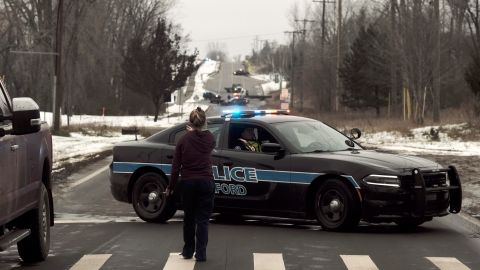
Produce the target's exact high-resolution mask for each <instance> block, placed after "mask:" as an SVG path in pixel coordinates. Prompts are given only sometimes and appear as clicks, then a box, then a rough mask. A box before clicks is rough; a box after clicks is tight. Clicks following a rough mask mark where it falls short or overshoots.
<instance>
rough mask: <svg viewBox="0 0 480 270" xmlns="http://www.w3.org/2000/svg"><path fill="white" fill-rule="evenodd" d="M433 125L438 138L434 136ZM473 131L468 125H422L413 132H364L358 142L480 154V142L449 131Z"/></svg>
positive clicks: (418, 151)
mask: <svg viewBox="0 0 480 270" xmlns="http://www.w3.org/2000/svg"><path fill="white" fill-rule="evenodd" d="M432 128H433V129H434V130H435V131H437V130H440V131H439V133H438V138H435V136H433V137H432V135H431V130H432ZM470 132H473V131H472V130H470V129H469V128H468V126H467V124H457V125H445V126H442V127H439V126H429V127H421V128H415V129H412V130H410V134H408V135H404V134H402V133H400V132H397V131H393V132H386V131H384V132H378V133H371V134H368V133H366V134H364V135H363V137H362V138H360V140H359V142H360V143H362V144H363V145H365V146H367V147H373V148H379V149H382V150H389V151H398V152H402V153H405V154H410V155H458V156H480V142H479V141H464V140H462V139H459V138H452V137H451V136H449V134H451V133H454V134H468V133H470Z"/></svg>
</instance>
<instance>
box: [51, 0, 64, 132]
mask: <svg viewBox="0 0 480 270" xmlns="http://www.w3.org/2000/svg"><path fill="white" fill-rule="evenodd" d="M62 41H63V0H58V7H57V32H56V38H55V51H56V55H55V76H54V83H55V87H54V96H53V98H54V104H55V108H54V112H53V115H54V119H53V132H54V133H58V131H59V130H60V119H61V115H60V105H61V104H62V100H63V78H62V43H63V42H62Z"/></svg>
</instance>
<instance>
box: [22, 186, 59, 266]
mask: <svg viewBox="0 0 480 270" xmlns="http://www.w3.org/2000/svg"><path fill="white" fill-rule="evenodd" d="M50 215H51V207H50V200H49V197H48V191H47V188H46V187H45V185H44V184H43V183H42V185H41V187H40V194H39V200H38V207H37V208H35V209H33V210H31V211H29V212H27V213H26V214H25V215H23V216H22V217H21V218H20V220H19V221H18V227H19V228H21V229H30V235H29V236H27V237H26V238H25V239H23V240H22V241H20V242H18V243H17V248H18V253H19V255H20V257H21V258H22V260H23V261H24V262H26V263H34V262H40V261H44V260H45V259H46V258H47V256H48V251H49V250H50Z"/></svg>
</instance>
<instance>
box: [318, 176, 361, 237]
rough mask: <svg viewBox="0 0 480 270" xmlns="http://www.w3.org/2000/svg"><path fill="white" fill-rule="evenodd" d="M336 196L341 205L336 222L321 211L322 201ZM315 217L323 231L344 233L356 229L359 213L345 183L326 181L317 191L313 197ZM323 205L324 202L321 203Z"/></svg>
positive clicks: (334, 180)
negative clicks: (340, 212) (340, 211)
mask: <svg viewBox="0 0 480 270" xmlns="http://www.w3.org/2000/svg"><path fill="white" fill-rule="evenodd" d="M332 195H334V196H333V197H335V196H337V197H338V199H339V200H340V201H341V203H342V204H343V207H344V208H343V213H342V214H341V217H340V219H339V220H338V221H332V220H331V219H330V218H329V217H328V215H326V214H325V213H324V212H323V211H322V210H321V206H320V205H321V203H322V199H324V198H325V199H327V201H328V200H329V197H327V196H332ZM314 202H315V207H314V209H315V215H316V217H317V220H318V222H319V223H320V225H321V226H322V228H323V229H324V230H327V231H344V230H349V229H352V228H354V227H356V226H357V225H358V223H359V221H360V211H359V209H358V207H357V206H356V204H355V200H354V197H353V194H352V192H351V190H350V188H349V187H348V186H347V184H346V183H344V182H342V181H340V180H336V179H329V180H326V181H325V182H324V183H323V184H322V185H321V186H320V187H319V188H318V190H317V192H316V195H315V200H314ZM323 202H324V203H325V201H323Z"/></svg>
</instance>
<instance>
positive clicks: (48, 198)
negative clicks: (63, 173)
mask: <svg viewBox="0 0 480 270" xmlns="http://www.w3.org/2000/svg"><path fill="white" fill-rule="evenodd" d="M51 168H52V136H51V133H50V131H49V128H48V125H47V124H46V123H43V122H42V121H41V120H40V110H39V107H38V105H37V103H35V101H33V100H32V99H31V98H14V99H11V98H10V97H9V95H8V93H7V90H6V88H5V85H4V84H3V82H1V81H0V252H2V251H5V250H6V249H8V248H9V247H10V246H12V245H14V244H17V248H18V253H19V255H20V257H21V258H22V260H23V261H24V262H27V263H31V262H39V261H43V260H45V259H46V258H47V256H48V252H49V249H50V226H52V225H53V223H54V221H53V200H52V188H51V182H50V181H51V177H50V176H51Z"/></svg>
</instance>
